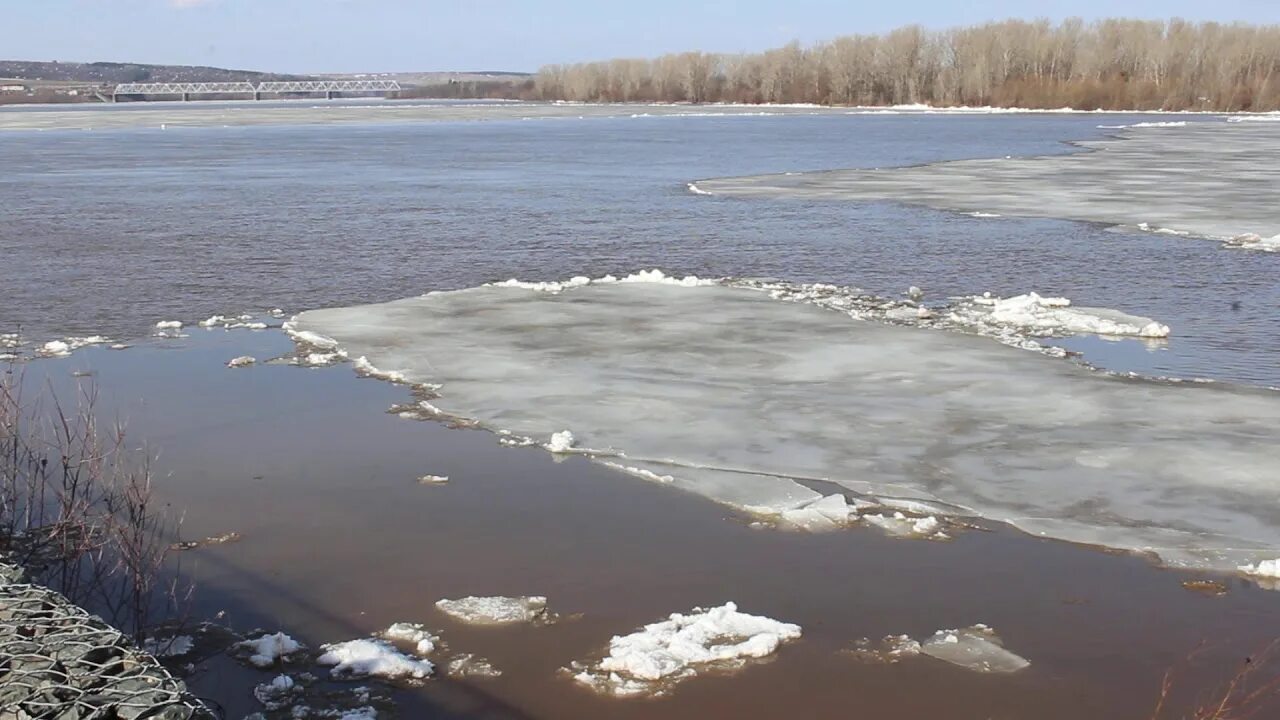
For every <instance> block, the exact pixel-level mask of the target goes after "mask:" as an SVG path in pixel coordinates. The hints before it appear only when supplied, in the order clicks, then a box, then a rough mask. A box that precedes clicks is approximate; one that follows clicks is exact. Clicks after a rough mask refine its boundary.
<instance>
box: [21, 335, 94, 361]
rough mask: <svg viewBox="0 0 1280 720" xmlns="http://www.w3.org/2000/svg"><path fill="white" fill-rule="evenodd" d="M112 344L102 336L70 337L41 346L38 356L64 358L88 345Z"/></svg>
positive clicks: (37, 352)
mask: <svg viewBox="0 0 1280 720" xmlns="http://www.w3.org/2000/svg"><path fill="white" fill-rule="evenodd" d="M106 342H110V341H109V340H107V338H105V337H103V336H101V335H89V336H87V337H68V338H64V339H62V340H50V341H49V342H46V343H45V344H44V345H41V346H40V347H39V348H38V349H37V350H36V354H38V355H44V356H46V357H63V356H66V355H70V354H71V353H72V352H73V351H75V350H79V349H80V348H82V347H85V346H86V345H97V344H101V343H106Z"/></svg>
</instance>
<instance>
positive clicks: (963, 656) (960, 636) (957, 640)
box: [849, 624, 1031, 673]
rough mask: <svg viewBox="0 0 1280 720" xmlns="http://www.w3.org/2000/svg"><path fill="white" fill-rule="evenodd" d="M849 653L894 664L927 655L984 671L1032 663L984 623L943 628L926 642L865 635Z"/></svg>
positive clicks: (1007, 669) (1008, 669)
mask: <svg viewBox="0 0 1280 720" xmlns="http://www.w3.org/2000/svg"><path fill="white" fill-rule="evenodd" d="M849 654H851V655H853V656H854V657H856V658H858V659H859V660H863V661H866V662H878V663H890V664H892V663H897V662H901V661H902V660H905V659H908V658H913V657H917V656H920V655H925V656H928V657H932V658H934V659H937V660H941V661H943V662H947V663H950V664H952V665H956V666H959V667H962V668H964V669H966V670H972V671H974V672H982V673H1012V672H1017V671H1019V670H1022V669H1023V668H1026V667H1028V666H1029V665H1030V664H1031V663H1029V662H1027V660H1026V658H1023V657H1021V656H1019V655H1016V654H1014V653H1012V652H1010V651H1008V650H1006V649H1005V648H1004V643H1003V642H1002V641H1001V640H1000V637H999V636H998V635H997V634H996V632H995V631H994V630H992V629H991V628H990V627H988V626H986V625H982V624H978V625H971V626H969V627H966V628H960V629H956V630H939V631H937V632H935V633H934V634H933V635H932V636H930V637H929V638H927V639H925V640H924V641H918V640H913V639H912V638H911V637H910V636H909V635H889V636H887V637H885V638H884V639H882V640H880V641H879V642H875V641H872V640H869V639H867V638H863V639H861V640H858V641H857V642H855V643H854V645H853V648H852V649H851V650H850V651H849Z"/></svg>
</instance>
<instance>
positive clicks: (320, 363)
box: [298, 352, 342, 367]
mask: <svg viewBox="0 0 1280 720" xmlns="http://www.w3.org/2000/svg"><path fill="white" fill-rule="evenodd" d="M340 357H342V356H341V354H340V353H336V352H330V353H307V354H306V355H303V356H302V358H301V359H300V360H299V362H298V364H299V365H306V366H309V367H326V366H328V365H332V364H333V363H334V362H336V361H337V360H338V359H339V358H340Z"/></svg>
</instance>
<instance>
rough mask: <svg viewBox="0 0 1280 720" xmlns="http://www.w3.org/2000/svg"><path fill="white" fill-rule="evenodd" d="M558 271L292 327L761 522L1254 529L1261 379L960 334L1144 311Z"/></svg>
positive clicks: (1104, 320) (1236, 534)
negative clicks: (1159, 376)
mask: <svg viewBox="0 0 1280 720" xmlns="http://www.w3.org/2000/svg"><path fill="white" fill-rule="evenodd" d="M560 285H561V286H560V287H558V288H553V287H549V286H547V287H536V288H535V287H528V286H524V285H520V286H513V287H498V286H484V287H478V288H472V289H467V290H459V291H449V292H435V293H430V294H428V295H425V296H421V297H415V298H409V299H405V300H398V301H395V302H389V303H383V304H378V305H367V306H360V307H350V308H335V309H326V310H316V311H310V312H305V313H302V314H301V315H299V316H297V318H295V319H294V321H293V325H294V326H295V327H294V330H293V331H294V332H295V333H299V334H306V335H308V336H312V337H316V338H322V339H323V340H324V341H325V342H327V343H331V347H338V348H340V351H341V352H343V353H346V354H348V355H349V356H351V357H363V358H365V363H366V364H367V365H369V367H374V368H380V369H381V370H379V372H382V373H384V374H388V373H389V374H394V375H395V376H396V377H398V378H401V379H403V380H404V381H407V382H410V383H421V384H424V385H425V384H431V387H432V388H433V389H434V391H435V392H436V393H438V397H433V398H432V399H431V400H430V404H431V408H432V410H433V414H435V415H436V416H441V417H456V418H465V419H469V420H471V421H473V422H474V423H475V424H478V425H480V426H482V427H486V428H488V429H490V430H493V431H495V432H498V433H500V434H501V436H502V437H503V438H505V439H510V438H526V439H528V440H529V442H528V443H523V442H522V443H521V444H534V443H538V444H544V445H555V446H556V447H557V449H561V448H559V446H560V445H562V444H563V443H562V442H556V441H553V438H554V437H555V436H556V434H557V433H562V432H563V431H564V430H565V428H572V430H573V432H572V436H573V442H572V443H571V444H570V447H572V448H575V449H577V448H590V450H582V451H580V452H582V453H583V454H585V455H586V456H587V457H591V458H593V459H595V460H597V461H599V462H603V463H607V464H610V465H611V466H613V467H617V468H620V469H624V470H626V471H627V472H629V473H631V474H633V475H635V476H637V477H644V478H648V479H651V480H656V481H659V482H662V483H664V484H667V485H670V486H673V487H677V488H681V489H683V490H687V491H690V492H694V493H697V494H699V495H702V496H705V497H708V498H711V499H713V500H715V501H718V502H721V503H725V504H727V505H731V506H734V507H736V508H740V509H742V510H745V511H748V512H751V513H756V514H758V515H761V516H765V517H766V518H772V519H774V520H775V521H776V522H779V523H780V524H790V525H794V526H798V527H814V528H818V529H822V528H831V527H843V526H847V525H852V524H864V525H876V526H878V527H881V528H882V529H884V530H887V531H893V530H899V531H903V532H905V533H906V534H912V535H915V536H920V537H937V534H938V533H941V532H943V531H944V529H945V527H946V521H947V518H949V517H955V516H979V517H985V518H989V519H993V520H998V521H1003V522H1008V523H1011V524H1013V525H1015V526H1017V527H1019V528H1022V529H1023V530H1025V531H1027V532H1030V533H1035V534H1039V535H1044V536H1048V537H1053V538H1059V539H1063V540H1070V541H1076V542H1082V543H1090V544H1097V545H1104V546H1109V547H1113V548H1121V549H1126V550H1133V551H1140V552H1144V553H1148V554H1151V555H1155V556H1158V557H1159V558H1160V559H1162V560H1163V561H1164V562H1166V563H1169V564H1172V565H1184V566H1193V567H1208V568H1216V569H1221V570H1226V571H1232V572H1234V571H1236V568H1237V567H1238V566H1240V565H1243V564H1246V563H1252V562H1258V561H1260V560H1264V559H1271V558H1274V557H1275V556H1276V554H1277V550H1278V549H1280V502H1277V500H1276V497H1275V493H1274V485H1275V477H1276V476H1275V472H1276V471H1275V468H1276V467H1280V445H1278V444H1277V442H1276V441H1277V439H1278V438H1280V431H1278V430H1277V428H1278V427H1280V394H1278V393H1276V392H1274V391H1269V390H1263V389H1256V388H1246V387H1236V386H1231V385H1227V384H1220V383H1177V382H1169V381H1161V380H1148V379H1141V378H1129V377H1119V376H1113V375H1110V374H1107V373H1103V372H1099V371H1095V370H1091V369H1089V368H1086V367H1082V366H1079V365H1077V364H1075V363H1071V362H1064V361H1057V360H1051V359H1048V358H1045V357H1043V356H1041V355H1038V354H1036V353H1030V352H1021V351H1018V350H1015V349H1012V348H1010V347H1006V346H1005V345H1002V344H1000V343H996V342H991V340H990V339H988V338H986V337H981V336H979V335H977V334H974V333H980V334H987V335H995V336H997V337H999V338H1000V339H1002V340H1004V341H1005V342H1006V343H1007V344H1013V345H1024V346H1029V347H1039V346H1038V345H1036V344H1035V342H1034V341H1033V340H1031V339H1030V338H1029V337H1028V334H1029V333H1032V332H1034V333H1039V332H1042V331H1044V330H1045V329H1046V324H1047V325H1052V326H1054V327H1055V328H1056V327H1058V326H1063V327H1070V328H1072V329H1076V330H1079V329H1081V328H1082V327H1084V328H1087V329H1090V330H1091V331H1094V332H1118V331H1122V330H1123V331H1126V332H1130V333H1132V334H1137V335H1151V334H1162V333H1163V332H1164V329H1163V327H1162V326H1160V328H1159V329H1157V327H1156V326H1158V323H1154V321H1151V320H1149V319H1147V318H1135V317H1133V316H1121V315H1120V314H1118V313H1112V312H1110V311H1108V312H1100V311H1096V310H1092V311H1087V312H1085V309H1083V308H1074V307H1072V306H1068V305H1065V304H1064V303H1062V302H1059V301H1056V300H1052V301H1050V300H1046V299H1043V298H1041V299H1039V300H1035V299H1032V298H1030V297H1028V298H1023V299H1021V300H1017V301H1016V302H1009V303H1008V305H1009V307H1011V308H1019V310H1018V313H1013V314H1014V321H1015V322H1014V324H1015V325H1030V326H1031V328H1030V330H1020V329H1018V327H1013V326H1002V325H1000V322H1002V321H1001V317H1002V316H1003V315H1004V314H1005V313H1004V312H1003V308H1004V307H1005V305H1002V304H1001V301H996V302H991V301H990V298H987V299H985V301H983V302H978V301H976V300H974V301H972V302H965V301H960V302H959V303H957V304H956V305H954V306H952V307H951V308H950V309H948V308H946V307H939V308H936V312H935V311H930V310H929V309H928V308H925V307H923V306H917V305H915V301H914V300H909V301H888V300H884V299H877V298H874V297H869V296H865V295H860V294H858V292H857V291H854V290H850V289H846V288H837V287H835V286H830V285H791V284H787V283H781V282H763V281H745V280H743V281H721V282H709V281H689V282H685V281H677V282H674V283H673V282H667V281H660V280H658V278H657V277H656V276H651V281H649V282H620V281H617V280H616V279H614V280H613V281H606V282H597V281H590V282H585V283H584V282H574V283H572V284H571V285H570V286H565V285H564V284H560ZM915 295H917V296H918V295H919V293H915ZM831 311H835V312H831ZM1066 311H1071V312H1072V313H1082V312H1083V313H1084V314H1083V315H1077V314H1064V313H1066ZM1010 312H1012V310H1011V311H1010ZM1023 315H1026V317H1028V318H1030V320H1024V319H1023V318H1022V316H1023ZM1046 318H1048V319H1047V320H1046ZM992 323H994V324H995V325H997V326H998V328H997V329H998V332H996V331H993V330H992V329H991V328H990V327H988V325H990V324H992ZM1104 326H1105V327H1104ZM940 329H949V330H965V331H966V332H941V331H939V330H940ZM560 440H562V441H563V440H565V436H563V435H561V436H560ZM898 513H902V514H903V515H902V517H898V515H897V514H898ZM872 516H875V517H874V518H873V517H872Z"/></svg>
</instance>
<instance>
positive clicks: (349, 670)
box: [316, 639, 434, 680]
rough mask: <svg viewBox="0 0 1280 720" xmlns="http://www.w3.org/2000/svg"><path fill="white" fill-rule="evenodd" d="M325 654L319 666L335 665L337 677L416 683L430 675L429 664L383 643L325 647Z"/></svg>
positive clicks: (354, 641)
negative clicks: (406, 680)
mask: <svg viewBox="0 0 1280 720" xmlns="http://www.w3.org/2000/svg"><path fill="white" fill-rule="evenodd" d="M323 649H324V651H325V653H324V654H323V655H321V656H320V657H319V658H316V662H317V663H319V664H321V665H332V666H333V670H332V671H331V672H332V674H333V676H334V677H339V678H349V677H366V676H372V677H382V678H387V679H389V680H396V679H415V680H420V679H422V678H425V677H428V676H430V675H431V672H432V670H434V666H433V665H432V664H431V661H429V660H422V659H419V658H414V657H410V656H408V655H406V654H404V653H402V652H400V651H399V650H396V649H395V647H393V646H392V645H391V643H388V642H386V641H383V640H369V639H360V640H348V641H347V642H340V643H332V644H329V645H325V646H323Z"/></svg>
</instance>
